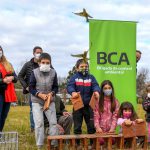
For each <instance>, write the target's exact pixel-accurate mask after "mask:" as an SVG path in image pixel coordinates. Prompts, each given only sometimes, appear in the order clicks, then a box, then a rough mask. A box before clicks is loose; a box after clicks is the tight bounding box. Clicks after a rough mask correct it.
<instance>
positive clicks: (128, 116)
mask: <svg viewBox="0 0 150 150" xmlns="http://www.w3.org/2000/svg"><path fill="white" fill-rule="evenodd" d="M131 114H132V112H125V111H123V118H127V119H130V118H131Z"/></svg>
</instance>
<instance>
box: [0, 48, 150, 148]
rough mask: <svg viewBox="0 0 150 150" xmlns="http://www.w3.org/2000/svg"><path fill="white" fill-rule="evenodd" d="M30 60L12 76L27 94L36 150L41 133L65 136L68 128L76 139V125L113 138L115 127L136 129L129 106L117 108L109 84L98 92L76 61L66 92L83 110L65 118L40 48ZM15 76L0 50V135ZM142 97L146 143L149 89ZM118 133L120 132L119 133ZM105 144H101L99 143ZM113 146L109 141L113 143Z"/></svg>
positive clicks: (53, 74) (46, 56)
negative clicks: (80, 104)
mask: <svg viewBox="0 0 150 150" xmlns="http://www.w3.org/2000/svg"><path fill="white" fill-rule="evenodd" d="M141 54H142V53H141V52H140V51H138V50H137V51H136V62H138V61H139V60H140V58H141ZM33 55H34V58H32V59H31V60H30V61H28V62H27V63H25V64H24V66H23V67H22V69H21V70H20V72H19V74H18V78H19V80H20V82H21V84H22V87H23V93H24V94H29V102H30V128H31V132H33V131H34V130H35V139H36V145H37V147H38V149H39V150H40V149H42V147H43V145H44V128H48V130H47V134H48V135H59V134H66V135H67V134H70V130H71V127H72V123H74V134H82V123H83V119H84V120H85V123H86V126H87V133H89V134H93V133H95V132H97V133H104V132H105V133H107V132H108V133H113V132H115V130H116V127H117V125H118V126H122V124H123V123H125V124H126V125H131V124H134V122H137V123H140V122H143V121H144V120H142V119H139V118H138V116H137V114H136V112H135V110H134V107H133V105H132V104H131V103H130V102H128V101H127V102H123V103H122V104H121V106H120V107H119V102H118V100H117V99H116V97H115V95H114V88H113V84H112V82H111V81H110V80H104V81H103V82H102V83H101V86H100V87H99V84H98V82H97V81H96V79H95V77H94V76H93V75H91V74H90V73H89V64H88V62H87V59H79V60H78V61H77V62H76V72H75V74H74V75H72V76H71V77H70V79H69V80H68V83H67V91H68V93H69V94H70V95H71V96H72V98H77V97H78V96H79V95H80V96H81V100H82V102H83V107H82V108H80V109H78V110H75V109H73V113H72V114H71V113H69V112H67V111H66V110H65V105H64V103H63V102H62V100H61V98H60V97H59V96H57V95H56V93H57V92H58V81H57V73H56V71H55V69H54V68H53V67H52V62H51V56H50V55H49V54H48V53H43V50H42V48H41V47H39V46H36V47H34V49H33ZM16 82H17V76H16V74H15V71H14V69H13V66H12V65H11V63H10V62H9V61H8V60H7V59H6V57H5V56H4V51H3V49H2V47H1V46H0V132H2V130H3V127H4V124H5V120H6V117H7V114H8V112H9V109H10V104H11V102H15V101H16V100H17V97H16V93H15V89H14V83H16ZM146 92H147V93H146V94H147V95H146V97H145V99H144V101H143V103H142V105H143V109H144V110H145V111H146V121H147V122H148V142H149V143H150V86H147V88H146ZM93 94H94V95H95V99H96V103H95V108H94V109H92V107H91V106H90V100H91V97H92V95H93ZM48 96H50V97H51V98H52V99H51V103H50V105H49V107H48V109H47V110H46V111H43V106H44V104H45V102H46V101H47V98H48ZM120 132H122V129H120ZM99 142H100V144H101V145H102V144H105V140H104V139H102V138H101V139H100V140H99ZM113 143H115V140H114V139H113ZM51 145H52V147H53V149H57V146H58V141H56V140H52V142H51ZM76 148H77V150H80V149H81V145H80V140H77V141H76ZM94 148H95V147H94V145H93V141H92V140H91V141H90V144H89V147H88V149H94Z"/></svg>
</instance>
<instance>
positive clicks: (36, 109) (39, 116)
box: [32, 102, 58, 146]
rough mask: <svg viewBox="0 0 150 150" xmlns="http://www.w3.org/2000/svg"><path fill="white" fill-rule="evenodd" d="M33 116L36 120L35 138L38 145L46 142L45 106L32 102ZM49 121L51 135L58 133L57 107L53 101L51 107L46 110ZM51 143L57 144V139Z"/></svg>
mask: <svg viewBox="0 0 150 150" xmlns="http://www.w3.org/2000/svg"><path fill="white" fill-rule="evenodd" d="M32 111H33V118H34V122H35V139H36V145H37V146H39V145H43V144H44V117H43V106H42V105H41V104H39V103H32ZM44 113H45V115H46V117H47V119H48V122H49V135H58V128H57V126H56V124H57V119H56V109H55V103H54V102H52V103H51V104H50V106H49V109H48V110H47V111H45V112H44ZM51 145H53V146H54V145H55V146H57V145H58V143H57V141H56V140H52V142H51Z"/></svg>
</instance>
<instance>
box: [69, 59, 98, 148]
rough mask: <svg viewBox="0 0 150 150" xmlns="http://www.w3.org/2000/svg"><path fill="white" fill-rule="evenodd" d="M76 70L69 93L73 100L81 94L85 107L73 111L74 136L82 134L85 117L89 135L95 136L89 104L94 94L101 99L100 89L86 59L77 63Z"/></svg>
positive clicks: (78, 143) (71, 79)
mask: <svg viewBox="0 0 150 150" xmlns="http://www.w3.org/2000/svg"><path fill="white" fill-rule="evenodd" d="M76 69H77V73H75V74H74V75H73V76H72V77H71V78H70V80H69V82H68V85H67V91H68V93H69V94H70V95H71V96H72V98H76V97H77V96H78V93H77V92H80V95H81V98H82V101H83V104H84V107H83V108H81V109H79V110H77V111H74V110H73V121H74V134H81V133H82V129H81V127H82V122H83V117H84V119H85V123H86V126H87V132H88V133H89V134H93V133H95V129H94V122H93V110H92V109H91V107H90V106H89V102H90V99H91V97H92V94H93V93H94V94H95V96H96V98H97V99H99V92H100V88H99V85H98V83H97V81H96V79H95V78H94V76H93V75H91V74H89V72H88V71H89V64H88V62H86V61H85V60H84V59H79V60H78V61H77V63H76ZM91 144H92V143H91ZM90 147H91V146H90ZM77 149H78V150H79V149H81V146H80V141H79V140H78V141H77Z"/></svg>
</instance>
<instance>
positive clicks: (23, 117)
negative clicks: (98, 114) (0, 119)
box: [4, 104, 144, 150]
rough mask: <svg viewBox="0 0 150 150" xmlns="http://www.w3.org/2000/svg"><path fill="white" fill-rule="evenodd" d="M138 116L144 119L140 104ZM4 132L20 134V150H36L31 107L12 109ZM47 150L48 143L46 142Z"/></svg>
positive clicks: (84, 129)
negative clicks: (31, 128) (30, 115)
mask: <svg viewBox="0 0 150 150" xmlns="http://www.w3.org/2000/svg"><path fill="white" fill-rule="evenodd" d="M66 109H67V110H68V111H70V112H71V111H72V106H71V105H67V106H66ZM136 112H137V114H138V116H139V117H140V118H143V119H144V111H143V109H142V107H141V105H140V104H139V105H138V107H137V111H136ZM4 131H8V132H11V131H17V132H18V133H19V150H36V149H37V148H36V145H35V137H34V133H31V132H30V124H29V106H16V107H11V109H10V112H9V115H8V117H7V120H6V123H5V127H4ZM85 132H86V128H85V124H83V133H85ZM45 149H46V141H45Z"/></svg>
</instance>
